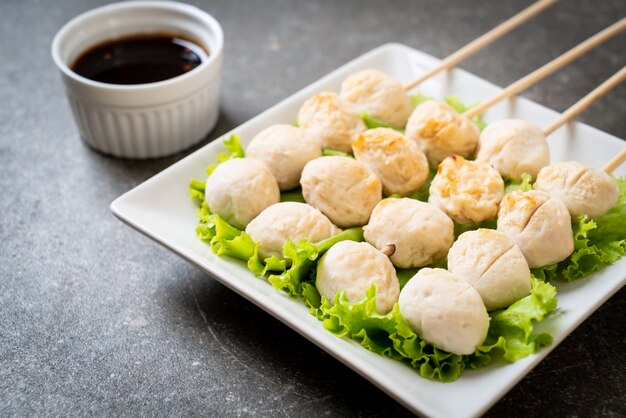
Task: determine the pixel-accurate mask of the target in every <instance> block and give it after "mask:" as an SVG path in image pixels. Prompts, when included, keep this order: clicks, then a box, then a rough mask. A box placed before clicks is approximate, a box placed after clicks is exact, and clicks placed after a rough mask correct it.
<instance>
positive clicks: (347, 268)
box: [315, 241, 400, 314]
mask: <svg viewBox="0 0 626 418" xmlns="http://www.w3.org/2000/svg"><path fill="white" fill-rule="evenodd" d="M372 283H376V310H377V311H378V312H379V313H381V314H386V313H387V312H389V311H391V309H392V308H393V305H394V304H395V303H396V302H397V301H398V294H399V293H400V282H399V281H398V277H397V276H396V270H395V269H394V268H393V264H391V262H390V261H389V259H388V258H387V256H386V255H384V254H383V253H381V252H380V251H378V250H377V249H376V248H374V247H372V246H371V245H369V244H368V243H366V242H355V241H341V242H338V243H337V244H335V245H333V246H332V247H330V249H329V250H328V251H327V252H326V254H324V256H323V257H322V258H321V259H320V261H319V263H318V264H317V278H316V280H315V286H316V287H317V290H318V291H319V292H320V295H322V296H324V297H325V298H326V299H328V300H329V301H331V302H332V301H333V300H334V298H335V295H336V294H337V293H339V292H341V291H345V292H346V297H347V298H348V300H349V301H350V302H353V303H355V302H359V301H361V300H362V299H363V298H364V297H365V293H366V292H367V289H369V287H370V286H371V285H372Z"/></svg>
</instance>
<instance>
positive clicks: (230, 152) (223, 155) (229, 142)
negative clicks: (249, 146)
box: [206, 134, 246, 176]
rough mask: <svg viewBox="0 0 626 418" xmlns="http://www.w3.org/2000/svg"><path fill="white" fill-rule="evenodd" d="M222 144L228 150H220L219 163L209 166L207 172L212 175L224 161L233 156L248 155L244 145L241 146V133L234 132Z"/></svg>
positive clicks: (241, 156)
mask: <svg viewBox="0 0 626 418" xmlns="http://www.w3.org/2000/svg"><path fill="white" fill-rule="evenodd" d="M222 145H224V148H226V151H227V152H220V153H219V154H217V163H216V164H211V165H210V166H208V167H207V169H206V173H207V174H208V175H209V176H210V175H211V173H212V172H213V170H215V168H216V167H217V166H218V165H219V164H220V163H223V162H224V161H228V160H231V159H233V158H243V157H245V156H246V153H245V151H244V150H243V146H241V138H240V136H239V134H232V135H231V136H230V137H228V138H227V139H224V141H222Z"/></svg>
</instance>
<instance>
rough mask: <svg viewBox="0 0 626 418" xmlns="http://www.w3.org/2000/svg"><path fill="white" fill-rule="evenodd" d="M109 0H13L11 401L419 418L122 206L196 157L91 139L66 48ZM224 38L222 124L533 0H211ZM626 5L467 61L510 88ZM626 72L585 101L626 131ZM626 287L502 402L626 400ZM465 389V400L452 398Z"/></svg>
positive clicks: (594, 76) (6, 255)
mask: <svg viewBox="0 0 626 418" xmlns="http://www.w3.org/2000/svg"><path fill="white" fill-rule="evenodd" d="M103 3H104V2H103V1H96V0H90V1H82V0H81V1H79V0H59V1H55V2H44V1H41V0H26V1H19V0H4V1H2V2H1V3H0V23H1V24H0V192H1V194H0V415H72V416H76V415H96V416H104V415H127V416H128V415H207V416H216V415H226V416H235V415H237V416H239V415H259V416H319V415H330V416H344V415H357V416H402V415H408V412H407V411H406V410H405V409H403V408H402V407H401V406H400V405H398V404H397V403H395V402H394V401H393V400H392V399H390V398H389V397H387V396H386V395H384V394H383V393H382V392H380V391H379V390H378V389H376V388H375V387H374V386H372V385H371V384H369V383H368V382H366V381H365V380H364V379H362V378H360V377H359V376H358V375H357V374H355V373H353V372H352V371H350V370H349V369H348V368H346V367H344V366H343V365H342V364H340V363H339V362H337V361H335V360H334V359H333V358H331V357H329V356H328V355H326V354H324V353H323V352H322V351H321V350H319V349H318V348H316V347H315V346H314V345H313V344H311V343H309V342H307V341H306V340H304V339H303V338H301V337H300V336H298V335H297V334H296V333H295V332H293V331H291V330H290V329H288V328H287V327H285V326H283V325H282V324H281V323H280V322H278V321H276V320H275V319H273V318H272V317H270V316H268V315H267V314H265V313H264V312H263V311H261V310H259V309H258V308H256V307H255V306H253V305H252V304H250V303H249V302H247V301H246V300H244V299H243V298H241V297H239V296H238V295H236V294H235V293H233V292H231V291H230V290H228V289H226V288H225V287H223V286H222V285H220V284H219V283H217V282H216V281H215V280H213V279H211V278H210V277H207V275H206V274H204V273H201V272H200V271H198V270H196V269H195V268H193V267H192V266H190V265H189V264H187V263H186V262H184V261H183V260H181V259H179V258H178V257H176V256H174V255H173V254H171V253H169V252H168V251H166V250H165V249H163V248H161V247H159V246H158V245H156V244H154V243H153V242H151V241H149V240H148V239H146V238H145V237H143V236H141V235H140V234H137V233H136V232H134V231H132V230H131V229H129V228H128V227H126V226H125V225H123V224H122V223H121V222H119V221H117V220H116V219H114V217H113V215H112V214H111V213H110V212H109V204H110V202H111V201H112V200H114V199H115V198H116V197H117V196H119V195H121V194H122V193H124V192H125V191H127V190H129V189H131V188H132V187H134V186H136V185H137V184H139V183H141V182H142V181H144V180H145V179H147V178H149V177H151V176H152V175H154V174H156V173H158V172H159V171H161V170H162V169H164V168H165V167H167V166H169V165H170V164H172V163H173V162H175V161H176V160H178V159H179V158H181V157H182V155H181V156H177V157H173V158H168V159H162V160H153V161H144V162H137V161H122V160H116V159H111V158H107V157H103V156H101V155H99V154H96V153H94V152H92V151H90V150H89V149H87V148H86V147H85V146H83V145H82V144H81V142H80V140H79V138H78V135H77V132H76V129H75V127H74V124H73V121H72V117H71V114H70V111H69V108H68V106H67V104H66V100H65V97H64V92H63V88H62V85H61V81H60V78H59V75H58V74H57V71H56V69H55V68H54V65H53V63H52V61H51V59H50V53H49V48H50V42H51V39H52V37H53V35H54V33H55V32H56V31H57V30H58V29H59V28H60V27H61V26H62V25H63V24H64V23H65V22H66V21H67V20H68V19H70V18H71V17H73V16H75V15H76V14H78V13H80V12H83V11H86V10H88V9H91V8H93V7H95V6H98V5H100V4H103ZM194 3H196V4H197V5H199V6H201V7H203V8H204V9H206V10H208V11H209V12H210V13H212V14H214V16H215V17H216V18H217V19H218V20H219V21H220V22H221V23H222V25H223V27H224V30H225V36H226V50H225V62H224V71H223V80H224V88H223V92H222V118H221V121H220V124H219V126H218V128H217V130H216V131H215V132H214V133H212V134H211V135H210V139H213V138H215V137H217V136H218V135H220V134H221V133H224V132H226V131H227V130H229V129H231V128H233V127H235V126H237V125H239V124H240V123H242V122H244V121H246V120H247V119H249V118H251V117H253V116H255V115H256V114H257V113H259V112H260V111H262V110H264V109H266V108H267V107H269V106H271V105H272V104H274V103H275V102H277V101H278V100H280V99H282V98H284V97H286V96H289V95H290V94H292V93H293V92H295V91H297V90H298V89H300V88H301V87H303V86H305V85H307V84H309V83H310V82H311V81H313V80H316V79H317V78H319V77H320V76H322V75H324V74H326V73H328V72H329V71H331V70H333V69H334V68H336V67H337V66H339V65H341V64H343V63H345V62H347V61H348V60H350V59H352V58H354V57H356V56H358V55H360V54H362V53H364V52H366V51H368V50H370V49H372V48H373V47H376V46H378V45H381V44H383V43H386V42H390V41H395V42H402V43H406V44H408V45H410V46H413V47H416V48H418V49H421V50H423V51H425V52H427V53H430V54H433V55H435V56H439V57H443V56H445V55H447V54H449V53H450V52H452V51H454V50H455V49H456V48H458V47H460V46H461V45H463V44H465V43H466V42H467V41H468V40H470V39H472V38H474V37H476V36H478V35H480V34H482V33H483V32H485V31H486V30H488V29H489V28H491V27H492V26H493V25H495V24H496V23H497V22H500V21H502V20H504V19H505V18H506V17H508V16H510V15H511V14H513V13H514V12H516V11H518V10H520V9H521V8H523V7H524V6H525V5H527V4H529V3H530V2H529V1H521V0H506V1H497V0H492V1H480V2H478V1H476V2H467V1H462V0H456V1H437V2H435V1H426V0H423V1H408V0H407V1H392V2H382V1H375V0H367V1H363V0H361V1H341V2H331V1H320V2H311V1H305V0H301V1H287V0H284V1H279V0H274V1H270V0H268V1H254V2H253V1H247V2H246V1H229V0H214V1H195V2H194ZM624 15H626V3H624V1H622V0H612V1H608V0H607V1H595V2H592V1H586V0H570V1H562V2H560V3H559V4H557V5H556V6H554V7H553V8H552V9H551V10H549V11H547V12H546V13H544V14H543V15H542V16H540V17H538V18H536V19H535V20H533V21H532V22H531V23H529V24H527V25H526V26H525V27H524V29H523V30H518V31H516V32H515V33H513V34H511V35H510V36H508V37H507V38H506V39H503V40H501V41H499V42H497V43H496V44H494V45H493V46H492V47H491V48H489V49H488V50H485V51H483V52H481V53H479V54H477V55H476V56H475V57H473V58H471V59H469V60H468V61H467V62H466V63H464V64H463V65H462V67H463V68H465V69H467V70H469V71H471V72H474V73H476V74H478V75H480V76H482V77H484V78H486V79H488V80H491V81H493V82H495V83H496V84H499V85H506V84H508V83H510V82H512V81H514V80H516V79H517V78H519V77H520V76H522V75H524V74H526V73H527V72H529V71H531V70H532V69H535V68H536V67H538V66H540V65H541V64H543V63H544V62H546V61H547V60H549V59H550V58H552V57H555V56H557V55H558V54H559V53H561V52H562V51H564V50H566V49H567V48H569V47H571V46H573V45H575V44H576V43H578V42H579V41H581V40H583V39H585V38H586V37H587V36H589V35H591V34H593V33H594V32H596V31H598V30H600V29H602V28H603V27H605V26H607V25H608V24H610V23H611V22H613V21H616V20H617V19H618V18H620V17H623V16H624ZM625 39H626V38H625V35H622V36H621V37H620V38H616V39H613V40H611V41H610V42H608V43H607V44H606V45H605V46H602V47H601V48H599V49H598V50H597V51H594V52H592V53H590V54H588V55H587V56H586V57H585V58H583V59H582V60H580V61H577V62H576V63H575V64H573V65H571V66H570V67H568V68H567V69H565V70H563V71H561V72H559V73H557V74H556V75H554V76H552V77H550V78H549V79H548V80H546V81H544V82H542V83H540V84H539V85H537V86H535V87H533V88H531V89H530V90H528V91H527V92H525V93H524V96H526V97H529V98H531V99H533V100H535V101H537V102H539V103H542V104H544V105H547V106H549V107H551V108H554V109H557V110H563V109H565V108H566V107H567V106H568V105H570V104H571V103H573V102H574V101H575V100H576V99H577V98H579V97H581V96H582V95H584V94H585V93H586V92H588V91H589V90H591V89H592V88H593V87H595V86H596V85H597V84H599V83H600V82H601V81H603V80H604V79H606V78H607V77H608V76H609V75H611V74H612V73H613V72H615V71H616V70H618V69H619V68H620V67H621V66H622V65H624V61H625V58H626V57H625V53H624V51H626V42H625ZM625 109H626V86H622V87H620V88H619V89H616V90H615V91H613V92H612V93H610V94H609V95H608V96H606V97H605V98H604V99H603V100H602V101H600V102H599V103H597V104H596V105H595V106H594V107H592V108H591V109H590V110H589V111H587V112H586V113H585V114H584V115H582V116H581V119H582V120H583V121H585V122H587V123H589V124H591V125H593V126H596V127H598V128H600V129H602V130H605V131H607V132H610V133H612V134H614V135H617V136H619V137H621V138H624V137H626V124H625V122H624V110H625ZM625 296H626V293H624V290H622V291H620V292H618V293H617V294H616V295H615V296H614V297H613V298H611V299H610V300H609V301H608V302H607V303H606V304H605V305H604V306H603V307H601V308H600V309H599V310H598V311H597V312H596V313H595V314H594V315H593V316H592V317H591V318H589V319H588V320H587V321H586V322H585V323H583V324H582V325H581V326H580V327H579V328H578V329H577V330H576V331H575V332H574V333H573V334H572V335H571V336H570V337H568V338H567V339H566V340H565V341H564V342H563V343H562V344H561V345H560V346H559V347H558V348H557V349H556V350H555V351H554V352H553V353H552V354H551V355H550V356H549V357H548V358H547V359H546V360H545V361H544V362H543V363H542V364H540V365H539V366H538V367H537V368H536V369H535V370H534V371H533V372H532V373H530V375H529V376H528V377H526V378H525V379H524V380H523V381H522V382H521V383H519V384H518V385H517V386H516V387H515V388H513V389H512V390H511V391H510V392H509V393H508V394H507V395H506V396H505V397H504V398H503V399H502V400H501V401H500V402H499V403H498V404H496V405H495V406H494V407H493V409H492V410H491V411H490V412H489V413H488V414H487V415H488V416H522V415H524V416H585V417H586V416H615V417H617V416H626V402H625V399H626V373H625V371H626V370H625V366H624V365H625V364H626V350H624V347H625V343H626V332H625V330H624V324H625V323H626V317H625V313H626V303H625V299H626V298H625ZM454 401H455V400H454V399H451V400H450V402H454Z"/></svg>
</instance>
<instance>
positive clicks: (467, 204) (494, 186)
mask: <svg viewBox="0 0 626 418" xmlns="http://www.w3.org/2000/svg"><path fill="white" fill-rule="evenodd" d="M429 193H430V196H429V198H428V202H429V203H432V204H433V205H435V206H437V207H438V208H440V209H441V210H443V211H444V212H445V213H446V214H447V215H448V216H449V217H451V218H452V220H453V221H454V222H456V223H459V224H479V223H480V222H482V221H485V220H492V219H495V217H496V214H497V213H498V204H499V203H500V200H502V196H503V195H504V181H502V177H500V174H499V173H498V172H497V171H496V169H495V168H493V167H491V166H490V165H489V164H480V163H477V162H475V161H467V160H466V159H465V158H463V157H459V156H456V155H453V156H451V157H448V158H446V159H445V160H443V162H442V163H441V164H440V165H439V168H438V169H437V175H436V176H435V178H434V179H433V182H432V183H431V185H430V189H429Z"/></svg>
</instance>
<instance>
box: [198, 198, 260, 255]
mask: <svg viewBox="0 0 626 418" xmlns="http://www.w3.org/2000/svg"><path fill="white" fill-rule="evenodd" d="M196 234H197V235H198V238H200V239H201V240H202V241H204V242H206V243H207V244H209V245H210V246H211V250H213V252H214V253H215V254H217V255H227V256H229V257H234V258H238V259H240V260H244V261H248V260H249V259H250V258H251V257H252V256H253V255H254V254H255V252H256V247H257V246H258V244H257V243H255V242H254V241H252V238H250V235H248V234H246V233H245V232H243V231H242V230H240V229H237V228H235V227H234V226H232V225H230V224H229V223H228V222H226V221H225V220H224V219H223V218H222V217H221V216H219V215H217V214H214V213H211V211H210V210H209V206H208V205H207V204H206V202H202V206H201V207H200V208H199V209H198V226H197V227H196Z"/></svg>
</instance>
